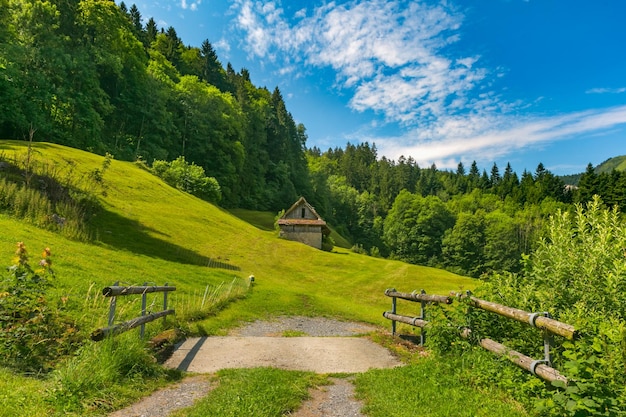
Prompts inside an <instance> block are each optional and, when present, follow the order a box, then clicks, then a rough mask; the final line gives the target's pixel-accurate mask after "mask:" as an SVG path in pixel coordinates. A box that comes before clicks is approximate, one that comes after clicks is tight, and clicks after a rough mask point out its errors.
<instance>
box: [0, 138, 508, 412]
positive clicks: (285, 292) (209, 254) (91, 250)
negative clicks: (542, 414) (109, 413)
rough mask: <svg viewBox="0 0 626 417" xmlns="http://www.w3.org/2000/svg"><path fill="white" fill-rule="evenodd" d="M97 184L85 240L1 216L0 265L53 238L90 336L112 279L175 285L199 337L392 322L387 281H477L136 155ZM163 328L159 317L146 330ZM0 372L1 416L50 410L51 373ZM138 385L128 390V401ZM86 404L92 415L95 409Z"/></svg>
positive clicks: (43, 157) (64, 283) (95, 164)
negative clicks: (254, 328) (232, 204)
mask: <svg viewBox="0 0 626 417" xmlns="http://www.w3.org/2000/svg"><path fill="white" fill-rule="evenodd" d="M25 145H26V144H25V142H15V141H0V154H1V155H4V157H9V158H15V159H19V158H21V157H22V155H24V154H25V150H26V147H25ZM34 151H35V152H34V156H35V160H36V162H37V164H41V165H45V164H48V165H52V166H54V167H56V169H57V170H58V171H61V172H63V170H69V168H68V167H69V166H70V164H69V163H68V161H75V162H76V164H75V165H72V166H73V168H72V170H73V174H72V175H87V174H88V173H89V172H91V171H93V170H94V169H97V168H99V167H100V166H101V164H102V161H103V157H100V156H96V155H93V154H89V153H87V152H83V151H79V150H75V149H71V148H67V147H62V146H58V145H52V144H46V143H37V144H34ZM0 175H1V172H0ZM104 184H105V188H106V195H101V196H100V200H101V203H102V207H103V209H102V210H101V211H100V212H99V213H98V214H97V216H96V217H95V218H94V219H93V222H92V229H91V232H90V233H91V237H92V240H91V241H90V242H78V241H74V240H69V239H66V238H63V237H61V236H59V235H58V234H55V233H52V232H49V231H45V230H42V229H39V228H36V227H34V226H31V225H28V224H24V223H22V222H20V221H19V220H18V219H15V218H11V217H9V216H7V215H3V214H0V230H2V233H0V265H6V266H8V265H10V262H11V259H12V256H13V252H14V251H15V244H16V242H18V241H23V242H24V243H25V244H26V246H27V248H28V249H29V252H30V253H31V255H32V254H38V253H39V252H40V251H41V249H43V248H45V247H50V248H51V250H52V254H53V259H54V270H55V273H56V277H57V278H56V280H57V282H56V286H55V291H56V295H57V296H63V297H67V298H66V299H67V300H69V301H68V303H70V304H71V305H72V306H73V308H72V309H71V311H72V312H73V314H75V315H76V320H77V322H79V323H80V326H81V327H82V330H81V331H83V332H84V333H85V335H87V334H88V333H89V331H90V330H93V329H94V328H95V327H96V326H101V325H102V324H103V323H105V321H106V314H107V308H108V306H107V302H106V300H104V299H103V297H101V296H100V295H98V294H99V291H100V289H101V288H102V287H104V286H107V285H111V284H113V283H114V282H116V281H119V282H121V283H122V284H142V283H151V284H155V285H162V284H163V283H165V282H167V283H169V284H170V285H175V286H176V287H177V291H176V292H175V293H173V294H171V296H170V299H169V300H170V304H171V306H172V307H173V308H175V309H176V310H177V317H178V319H177V320H178V324H179V325H181V326H184V327H185V328H186V329H187V331H188V332H190V333H195V334H200V335H219V334H225V333H226V332H227V330H228V329H229V328H231V327H232V326H234V325H236V324H238V323H240V322H242V321H251V320H255V319H259V318H266V317H271V316H274V315H283V314H284V315H309V316H328V317H336V318H340V319H346V320H358V321H363V322H367V323H372V324H375V325H380V326H381V327H382V326H384V327H385V328H386V327H388V322H387V321H386V320H385V319H384V318H383V317H382V312H383V311H385V310H388V309H389V306H390V300H389V299H388V298H387V297H385V296H384V290H385V289H386V288H390V287H394V288H396V289H398V290H400V291H407V292H410V291H413V290H420V289H424V290H426V291H427V292H428V293H435V294H447V293H448V292H449V291H456V290H464V289H472V288H474V287H475V285H476V282H475V281H474V280H472V279H469V278H466V277H462V276H458V275H455V274H452V273H449V272H446V271H443V270H438V269H434V268H427V267H421V266H416V265H408V264H405V263H401V262H397V261H390V260H385V259H379V258H373V257H368V256H364V255H360V254H355V253H352V252H350V251H349V250H347V249H344V248H341V247H336V248H335V250H334V251H333V252H332V253H328V252H323V251H319V250H316V249H313V248H310V247H308V246H305V245H302V244H299V243H295V242H290V241H286V240H282V239H279V238H278V237H277V235H276V233H275V232H274V231H273V228H272V227H271V224H272V223H273V218H274V216H275V214H270V213H264V214H263V213H258V212H252V213H245V212H242V211H240V210H237V211H233V212H228V211H226V210H223V209H221V208H218V207H216V206H213V205H211V204H208V203H206V202H204V201H202V200H199V199H197V198H195V197H193V196H190V195H188V194H185V193H183V192H181V191H179V190H176V189H173V188H171V187H170V186H168V185H167V184H165V183H164V182H162V181H161V180H160V179H158V178H157V177H155V176H153V175H152V174H150V173H149V172H148V171H146V170H145V169H142V168H141V167H139V166H137V165H135V164H133V163H129V162H120V161H115V160H114V161H113V162H112V164H111V166H110V168H109V169H108V170H107V171H106V173H105V175H104ZM240 217H241V218H240ZM242 219H245V220H242ZM270 219H271V223H269V222H270ZM34 257H35V256H34V255H33V258H34ZM250 275H254V277H255V281H254V285H253V286H252V288H250V289H249V290H248V292H247V293H246V295H245V296H244V297H243V298H240V299H238V300H237V301H235V302H232V303H230V304H228V306H227V307H226V308H223V309H222V310H220V311H219V312H217V311H213V312H211V314H209V315H207V316H206V317H204V318H203V319H202V320H199V321H194V322H188V321H186V318H187V317H188V316H186V315H185V313H189V314H190V315H191V312H192V311H193V310H194V309H197V308H198V307H197V306H198V304H199V303H200V301H201V299H202V298H203V294H204V293H205V292H206V291H207V288H211V289H216V288H226V287H228V286H230V285H232V283H237V285H239V286H241V287H242V288H243V287H245V286H246V283H247V282H248V277H249V276H250ZM152 302H153V303H158V302H159V301H158V300H154V301H152ZM123 308H125V309H126V311H127V312H128V313H127V314H133V313H134V312H135V311H137V310H136V308H137V304H136V303H134V304H133V303H130V302H129V304H128V305H127V306H125V307H123ZM183 321H184V322H183ZM148 327H149V328H150V325H148ZM158 330H160V329H159V326H158V325H154V327H153V328H151V329H149V331H150V332H152V333H154V332H156V331H158ZM89 343H91V342H87V344H89ZM3 372H4V371H3ZM391 372H392V373H393V371H391ZM398 372H401V371H398ZM229 375H230V374H229ZM2 376H3V378H2V380H3V381H2V382H1V383H0V398H2V399H3V403H5V404H7V406H6V407H5V411H0V416H1V415H11V414H6V410H11V409H15V408H12V407H18V408H19V409H20V410H22V414H21V415H42V414H40V413H42V410H45V412H46V413H50V412H52V411H50V410H51V406H50V404H49V403H46V401H45V399H44V400H42V399H40V398H36V396H31V395H29V394H28V393H29V392H33V391H34V392H37V391H44V392H45V391H46V389H48V385H46V384H49V383H50V381H49V380H47V379H46V378H41V379H40V378H26V379H24V377H19V376H13V375H11V374H8V373H7V372H4V373H3V375H2ZM161 378H162V379H161V381H162V382H164V381H165V380H166V379H163V378H164V377H161ZM302 378H305V381H304V382H303V384H304V385H303V386H308V385H310V376H308V375H305V376H302ZM442 378H445V375H442ZM287 379H289V378H287ZM307 381H309V382H307ZM307 384H308V385H307ZM153 385H155V386H156V385H158V383H156V384H153ZM15 386H20V387H23V391H24V392H22V393H20V392H21V391H20V390H17V391H16V390H15V389H14V387H15ZM362 392H364V393H366V392H367V389H366V388H364V389H363V390H362ZM138 395H139V393H138V392H136V391H132V389H131V388H129V393H128V398H127V399H126V402H128V401H131V400H132V399H133V398H134V397H136V396H138ZM285 395H291V394H285ZM298 395H301V392H300V394H298ZM364 395H366V396H367V394H364ZM476 395H478V396H480V395H482V394H480V393H476ZM298 398H299V397H298ZM300 400H301V398H300V399H297V401H300ZM442 401H445V400H444V399H442ZM122 403H124V401H121V402H119V403H116V404H115V405H111V407H114V408H115V407H118V406H120V404H122ZM288 403H289V404H291V403H290V402H288ZM52 408H54V407H52ZM55 410H56V411H55V412H58V409H55ZM83 412H85V411H83ZM90 412H93V413H95V414H97V413H98V408H96V409H95V410H92V411H90ZM487 414H488V413H485V414H484V415H487ZM194 415H195V414H194ZM376 415H383V414H376ZM388 415H395V414H388ZM432 415H445V414H432ZM511 415H514V414H511Z"/></svg>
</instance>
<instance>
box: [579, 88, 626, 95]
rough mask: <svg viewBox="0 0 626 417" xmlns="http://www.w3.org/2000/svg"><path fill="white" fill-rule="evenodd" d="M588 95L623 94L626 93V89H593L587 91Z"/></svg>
mask: <svg viewBox="0 0 626 417" xmlns="http://www.w3.org/2000/svg"><path fill="white" fill-rule="evenodd" d="M585 93H587V94H621V93H626V87H621V88H591V89H589V90H587V91H585Z"/></svg>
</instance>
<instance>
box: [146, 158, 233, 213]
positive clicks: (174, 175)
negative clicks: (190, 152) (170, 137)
mask: <svg viewBox="0 0 626 417" xmlns="http://www.w3.org/2000/svg"><path fill="white" fill-rule="evenodd" d="M152 172H154V174H155V175H157V176H158V177H160V178H162V179H163V181H165V182H166V183H168V184H170V185H171V186H172V187H176V188H178V189H179V190H183V191H185V192H187V193H189V194H193V195H195V196H197V197H200V198H202V199H204V200H207V201H210V202H213V203H217V202H218V201H219V200H220V199H221V191H220V186H219V184H218V182H217V180H216V179H215V178H213V177H207V176H206V175H205V174H204V169H203V168H202V167H200V166H198V165H196V164H194V163H193V162H192V163H191V164H189V163H188V162H187V161H185V157H184V156H179V157H178V158H176V159H175V160H173V161H172V162H166V161H154V162H153V163H152Z"/></svg>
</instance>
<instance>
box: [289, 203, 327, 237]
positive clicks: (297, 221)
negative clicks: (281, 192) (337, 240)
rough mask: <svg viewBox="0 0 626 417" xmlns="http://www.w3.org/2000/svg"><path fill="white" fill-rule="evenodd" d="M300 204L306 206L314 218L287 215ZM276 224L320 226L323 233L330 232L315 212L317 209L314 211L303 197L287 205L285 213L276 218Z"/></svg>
mask: <svg viewBox="0 0 626 417" xmlns="http://www.w3.org/2000/svg"><path fill="white" fill-rule="evenodd" d="M302 206H306V208H307V209H309V211H310V212H311V214H312V215H313V216H315V218H314V219H311V218H306V219H302V218H298V217H289V215H290V214H291V213H292V212H294V211H295V210H296V209H298V208H300V207H302ZM278 225H279V226H283V225H284V226H292V225H309V226H322V233H324V234H325V235H328V234H330V229H329V228H328V226H327V225H326V222H325V221H324V220H323V219H322V218H321V217H320V215H319V214H317V211H315V208H313V206H312V205H310V204H309V203H308V202H307V201H306V199H305V198H304V197H300V198H299V199H298V201H296V202H295V203H294V204H293V205H292V206H291V207H289V209H288V210H287V211H285V214H283V215H282V217H281V218H280V219H278Z"/></svg>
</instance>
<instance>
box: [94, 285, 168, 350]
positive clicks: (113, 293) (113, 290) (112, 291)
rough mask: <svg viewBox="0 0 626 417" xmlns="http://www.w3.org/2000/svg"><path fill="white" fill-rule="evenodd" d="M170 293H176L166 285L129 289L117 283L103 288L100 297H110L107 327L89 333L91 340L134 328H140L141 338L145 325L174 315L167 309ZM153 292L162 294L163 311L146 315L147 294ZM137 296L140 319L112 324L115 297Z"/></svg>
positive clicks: (115, 303)
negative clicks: (139, 300) (139, 306)
mask: <svg viewBox="0 0 626 417" xmlns="http://www.w3.org/2000/svg"><path fill="white" fill-rule="evenodd" d="M170 291H176V287H172V286H168V285H167V283H166V284H165V285H163V286H147V285H145V284H144V285H143V286H131V287H120V286H118V283H115V285H113V286H111V287H105V288H104V289H103V290H102V295H104V296H105V297H111V303H110V306H109V322H108V327H104V328H102V329H97V330H95V331H93V332H92V333H91V339H92V340H94V341H100V340H103V339H104V338H106V337H108V336H114V335H117V334H120V333H124V332H126V331H128V330H131V329H134V328H135V327H141V329H140V333H139V334H140V336H141V337H142V338H143V335H144V331H145V325H146V323H149V322H151V321H154V320H156V319H159V318H161V317H163V320H165V319H166V316H168V315H170V314H174V313H175V311H174V310H168V309H167V293H168V292H170ZM153 292H162V293H163V310H162V311H159V312H156V313H150V314H146V313H147V312H146V302H147V294H148V293H153ZM139 294H141V317H136V318H134V319H131V320H128V321H126V322H123V323H119V324H113V323H114V321H115V309H116V306H117V297H119V296H125V295H139Z"/></svg>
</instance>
